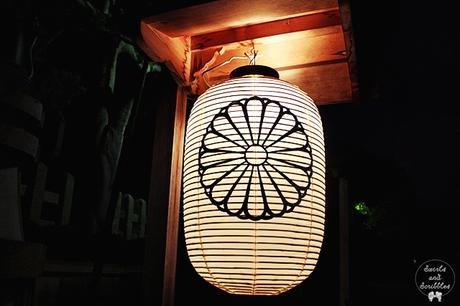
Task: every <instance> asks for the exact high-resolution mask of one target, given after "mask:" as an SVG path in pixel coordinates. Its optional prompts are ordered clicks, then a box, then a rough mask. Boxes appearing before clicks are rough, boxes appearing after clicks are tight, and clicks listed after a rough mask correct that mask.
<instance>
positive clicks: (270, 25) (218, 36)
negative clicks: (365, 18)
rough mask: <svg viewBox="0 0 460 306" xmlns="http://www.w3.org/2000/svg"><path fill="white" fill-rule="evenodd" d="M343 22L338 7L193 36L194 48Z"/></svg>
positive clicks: (192, 44)
mask: <svg viewBox="0 0 460 306" xmlns="http://www.w3.org/2000/svg"><path fill="white" fill-rule="evenodd" d="M340 22H341V20H340V16H339V11H338V10H337V9H334V10H331V11H327V12H321V13H316V14H309V15H305V16H299V17H293V18H287V19H282V20H276V21H270V22H264V23H259V24H254V25H248V26H242V27H237V28H232V29H228V30H223V31H217V32H213V33H208V34H202V35H196V36H193V37H192V42H191V48H192V50H198V49H205V48H208V47H213V46H221V45H224V44H228V43H233V42H239V41H244V40H251V39H255V38H261V37H266V36H273V35H279V34H285V33H292V32H297V31H305V30H310V29H316V28H322V27H327V26H333V25H339V24H340Z"/></svg>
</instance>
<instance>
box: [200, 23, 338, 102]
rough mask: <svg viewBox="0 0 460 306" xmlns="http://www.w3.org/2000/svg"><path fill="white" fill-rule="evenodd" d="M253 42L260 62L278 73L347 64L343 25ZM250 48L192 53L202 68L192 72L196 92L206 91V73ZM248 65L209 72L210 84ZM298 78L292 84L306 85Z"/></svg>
mask: <svg viewBox="0 0 460 306" xmlns="http://www.w3.org/2000/svg"><path fill="white" fill-rule="evenodd" d="M252 42H253V43H254V48H255V49H256V50H258V56H257V63H258V64H260V65H267V66H270V67H273V68H274V69H277V70H286V69H287V68H289V69H296V68H299V67H305V66H307V65H308V66H312V65H323V63H328V62H333V61H343V62H345V61H346V56H345V43H344V40H343V34H342V29H341V26H340V25H335V26H328V27H324V28H318V29H311V30H305V31H299V32H293V33H285V34H282V35H274V36H269V37H262V38H256V39H254V40H252ZM250 48H252V47H251V44H250V42H249V41H244V42H237V43H231V44H227V45H225V46H223V47H221V48H207V49H204V50H197V51H194V52H192V57H193V60H192V63H193V69H197V67H199V66H198V64H201V65H202V69H200V70H199V71H196V72H194V71H193V70H192V72H193V83H192V90H193V91H194V93H196V94H201V93H202V92H203V91H204V90H205V89H207V86H206V84H205V83H204V82H203V80H202V74H203V71H205V70H206V69H208V68H209V67H214V66H217V65H219V64H220V63H223V62H226V61H227V60H229V59H230V58H232V57H236V56H240V57H241V55H242V54H244V52H246V51H249V50H250ZM209 51H213V52H209ZM203 63H205V64H203ZM245 64H247V60H244V59H243V60H240V59H238V60H234V61H232V62H230V63H228V64H226V65H223V66H221V67H218V68H216V69H213V70H212V71H210V72H208V73H207V74H206V78H207V80H208V82H209V83H210V84H211V85H213V84H215V83H216V82H221V81H225V80H226V79H227V78H228V75H229V73H230V72H231V71H232V70H233V69H235V68H236V67H239V66H241V65H245ZM297 77H299V79H297V80H296V79H294V82H293V84H296V85H299V84H298V83H299V82H303V80H304V79H305V77H304V76H302V75H297ZM306 81H308V80H306Z"/></svg>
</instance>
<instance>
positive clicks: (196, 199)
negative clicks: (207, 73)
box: [183, 65, 325, 295]
mask: <svg viewBox="0 0 460 306" xmlns="http://www.w3.org/2000/svg"><path fill="white" fill-rule="evenodd" d="M183 171H184V173H183V175H184V176H183V203H184V206H183V218H184V232H185V240H186V245H187V252H188V256H189V258H190V261H191V263H192V265H193V267H194V268H195V270H196V271H197V272H198V273H199V274H200V275H201V276H202V277H203V278H204V279H205V280H207V281H208V282H209V283H211V284H213V285H214V286H216V287H218V288H221V289H223V290H225V291H227V292H229V293H233V294H247V295H277V294H280V293H282V292H285V291H287V290H289V289H291V288H293V287H294V286H296V285H298V284H299V283H301V282H302V281H303V280H305V279H306V278H307V277H308V276H309V275H310V273H311V272H312V271H313V269H314V268H315V265H316V262H317V260H318V256H319V253H320V249H321V244H322V239H323V231H324V218H325V158H324V140H323V130H322V124H321V118H320V116H319V113H318V109H317V107H316V106H315V104H314V103H313V100H312V99H311V98H310V97H308V96H307V94H305V93H304V92H303V91H301V90H300V89H299V88H298V87H296V86H294V85H291V84H289V83H287V82H284V81H281V80H279V79H278V73H277V72H276V71H275V70H274V69H271V68H268V67H265V66H256V65H253V66H243V67H240V68H237V69H235V70H234V71H233V72H232V74H231V78H230V79H229V80H228V81H226V82H224V83H221V84H219V85H216V86H213V87H211V88H209V89H208V90H207V91H206V92H205V93H204V94H203V95H201V96H200V97H199V98H198V99H197V101H196V102H195V104H194V106H193V108H192V111H191V114H190V117H189V120H188V125H187V131H186V139H185V153H184V170H183Z"/></svg>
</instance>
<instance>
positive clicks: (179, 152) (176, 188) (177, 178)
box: [163, 87, 187, 306]
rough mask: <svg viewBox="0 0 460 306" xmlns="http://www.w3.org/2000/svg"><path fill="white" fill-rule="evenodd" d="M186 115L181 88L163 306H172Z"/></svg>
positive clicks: (175, 123) (170, 197)
mask: <svg viewBox="0 0 460 306" xmlns="http://www.w3.org/2000/svg"><path fill="white" fill-rule="evenodd" d="M186 113H187V94H186V93H185V90H184V88H183V87H179V88H178V89H177V97H176V114H175V120H174V138H173V149H172V160H171V176H170V179H169V205H168V206H169V209H168V225H167V230H166V251H165V268H164V278H163V306H174V292H175V284H176V261H177V239H178V234H179V211H180V203H181V192H182V160H183V154H184V139H185V127H186Z"/></svg>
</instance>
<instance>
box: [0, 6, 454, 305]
mask: <svg viewBox="0 0 460 306" xmlns="http://www.w3.org/2000/svg"><path fill="white" fill-rule="evenodd" d="M67 2H68V3H73V2H72V1H51V0H47V1H33V2H27V1H23V2H20V1H19V2H14V1H5V9H4V10H2V16H4V17H5V18H3V19H2V22H3V23H4V25H2V33H3V34H2V38H3V40H4V43H2V47H1V49H2V58H3V59H4V63H6V62H8V60H9V59H10V58H11V56H10V53H11V52H13V50H11V48H10V46H11V45H9V44H8V42H9V41H10V39H13V38H12V37H11V36H12V35H13V34H11V33H13V32H14V31H10V30H9V29H11V24H12V23H11V18H12V16H16V17H14V18H15V19H14V20H15V22H13V23H14V24H16V23H18V24H27V25H28V26H29V27H32V28H33V27H34V25H33V16H35V15H36V14H37V12H38V15H39V16H41V18H42V20H45V21H46V23H43V22H42V26H43V25H45V28H46V29H47V30H48V31H50V32H52V30H50V29H58V28H60V27H63V28H66V26H68V24H69V23H72V22H75V21H78V20H79V15H78V14H77V12H78V10H72V8H73V6H72V5H70V4H69V5H67ZM202 2H206V1H192V0H189V1H185V0H182V1H179V0H174V1H168V2H167V3H161V4H159V3H157V2H154V1H132V2H129V1H120V2H118V3H119V5H120V7H122V8H123V14H121V13H120V14H119V16H116V17H117V18H115V19H114V21H113V23H114V24H115V28H117V29H118V30H119V31H120V32H122V33H123V35H126V36H127V37H131V38H136V37H137V36H138V35H139V33H138V21H139V20H140V18H142V17H146V16H149V15H154V14H157V13H159V12H162V11H167V10H170V9H175V8H179V7H183V6H188V5H192V4H197V3H202ZM97 3H98V1H94V4H95V5H97ZM56 12H58V13H59V12H62V14H61V15H60V16H61V17H59V18H58V17H56V16H58V15H59V14H56ZM351 14H352V22H353V31H354V37H355V40H354V44H355V45H354V46H355V51H356V59H357V67H358V85H359V92H360V98H359V101H356V103H349V104H341V105H327V106H320V107H319V110H320V113H321V116H322V120H323V125H324V132H325V140H326V152H327V165H328V169H329V170H328V182H327V187H328V194H327V199H328V200H327V222H326V232H325V241H324V246H323V249H322V253H321V256H320V259H319V262H318V265H317V268H316V269H315V271H314V272H313V274H312V275H311V277H310V278H309V279H307V280H306V281H305V282H304V283H302V284H301V285H299V286H298V287H296V288H294V289H292V290H291V291H289V292H287V293H285V294H283V295H281V296H279V297H269V298H262V297H238V296H231V295H228V294H226V293H224V292H221V291H219V290H218V289H215V288H214V287H212V286H211V285H208V284H207V283H206V282H205V281H204V280H202V279H201V278H200V277H199V276H198V275H197V274H196V273H195V272H194V270H193V268H192V267H191V265H190V262H189V261H188V259H187V256H186V251H185V246H184V241H183V238H182V235H181V234H182V233H180V241H179V242H180V244H179V246H180V248H179V255H178V271H177V276H176V281H177V294H176V305H186V304H190V303H192V304H197V303H199V304H201V305H235V304H239V305H284V304H285V305H334V304H337V301H338V297H339V293H338V280H339V271H338V268H339V267H338V211H337V204H338V202H337V193H336V190H337V181H336V179H334V174H338V175H339V176H340V177H342V178H345V179H347V181H348V184H349V188H350V189H349V191H350V194H349V205H350V207H349V213H350V250H349V251H350V290H351V297H350V301H349V305H369V304H371V305H388V304H390V303H391V304H393V305H424V304H427V305H428V304H430V303H429V302H428V299H427V298H426V297H424V296H422V295H421V294H420V293H419V292H418V291H417V289H416V287H415V284H414V275H415V271H416V269H417V268H418V266H419V265H420V264H421V263H422V262H424V261H425V260H428V259H431V258H438V259H442V260H444V261H446V262H448V263H449V264H450V265H451V266H452V267H453V269H454V270H455V272H457V274H458V272H459V271H460V270H459V267H460V247H459V240H458V238H457V237H456V235H455V234H456V233H458V232H459V230H460V229H459V222H458V218H459V209H458V205H459V200H458V192H459V187H458V186H459V183H460V179H459V177H458V173H459V170H460V161H459V156H460V146H459V144H458V142H459V141H460V133H459V132H460V126H459V122H460V120H459V119H460V113H459V108H458V105H457V104H458V103H459V102H460V101H459V98H458V96H459V95H458V88H459V87H458V80H459V78H458V75H459V72H460V71H459V70H460V69H459V66H460V64H459V61H458V56H459V54H460V50H459V46H460V44H459V39H460V38H459V37H460V36H459V35H458V33H457V30H458V24H457V22H458V21H457V19H458V16H456V12H455V9H454V8H453V7H449V4H442V5H441V4H438V3H434V2H426V1H425V2H423V1H356V0H355V1H351ZM7 17H9V18H7ZM32 31H33V30H32ZM84 38H85V39H83V38H81V37H80V38H78V39H82V40H83V41H84V44H83V45H82V44H81V43H80V41H78V40H77V39H75V40H60V41H59V42H58V44H57V45H56V46H55V47H53V48H50V49H49V51H46V53H45V54H44V55H43V57H42V59H43V60H42V61H41V62H39V63H37V64H36V68H35V69H37V72H36V77H35V79H34V80H33V83H32V85H31V86H30V87H31V88H32V89H31V92H33V93H35V94H36V95H37V96H38V97H41V99H42V100H43V99H45V100H46V98H45V97H46V95H45V94H44V93H43V90H40V89H39V88H38V89H37V85H36V84H39V83H40V80H41V79H40V76H41V75H45V73H46V72H47V71H48V69H51V68H50V67H53V68H54V67H59V68H62V67H64V68H62V69H65V70H66V71H72V72H75V73H79V75H80V77H81V78H82V80H83V83H84V82H86V83H85V84H86V85H88V84H90V83H91V82H92V80H91V78H92V76H93V75H94V73H95V71H94V70H93V69H94V66H95V63H96V62H97V61H98V57H97V56H95V54H96V55H97V49H98V46H99V43H100V42H99V41H98V40H97V39H94V40H91V39H88V37H84ZM27 39H28V41H29V43H30V41H31V39H30V37H29V38H26V41H27ZM90 59H92V60H93V61H94V62H92V61H91V60H90ZM24 69H26V70H28V69H30V63H27V62H26V63H24ZM3 71H4V72H5V71H8V70H5V69H4V70H3ZM40 73H43V74H40ZM4 74H5V73H4ZM4 78H6V77H5V76H4ZM43 78H44V77H43ZM3 89H4V88H2V90H3ZM173 99H175V85H174V83H173V81H172V79H171V77H170V76H169V74H168V73H167V69H166V68H165V67H162V71H161V72H156V73H150V74H149V75H148V77H147V79H146V83H145V86H144V92H143V96H142V99H141V102H140V104H139V112H138V115H137V116H136V118H135V119H131V121H130V126H132V128H131V129H130V130H129V131H130V133H129V134H127V135H128V136H127V140H126V142H125V144H124V146H123V149H122V152H121V157H120V164H119V168H118V172H117V176H116V183H115V185H116V186H117V188H118V190H123V191H126V192H130V193H132V194H133V195H135V196H136V197H141V198H145V199H148V193H149V186H150V184H155V181H154V180H158V181H159V180H166V179H168V178H166V177H165V178H163V177H156V176H152V179H151V173H150V165H151V155H152V148H153V147H154V146H155V143H154V142H153V139H154V135H155V128H154V127H155V122H154V119H155V112H156V109H157V108H158V104H159V103H166V102H168V101H171V100H173ZM74 101H78V97H77V98H75V99H74ZM43 103H46V101H43ZM76 103H78V102H76ZM74 105H75V104H74ZM78 106H79V107H80V108H79V109H80V110H81V111H82V113H78V114H77V113H73V118H74V120H77V121H78V120H79V119H81V120H83V121H84V120H85V115H84V114H85V112H86V111H87V112H91V109H92V106H91V105H87V106H85V105H78ZM79 116H80V117H79ZM78 132H79V130H78V129H77V130H76V132H75V133H76V134H75V135H78ZM88 133H90V132H88ZM69 137H70V136H69ZM42 139H43V141H44V143H46V139H47V138H46V133H45V134H44V135H43V136H42ZM78 140H79V142H78V146H70V145H69V146H67V147H65V148H64V152H63V155H62V158H60V159H56V160H52V159H51V158H49V159H48V162H49V163H50V164H54V165H56V167H61V168H66V169H76V170H75V171H77V172H78V169H79V167H80V165H82V164H83V163H84V161H82V160H81V159H82V156H85V155H84V154H85V152H86V151H85V146H86V143H87V142H86V141H85V138H84V137H83V138H82V139H78ZM78 148H80V150H79V149H78ZM44 149H45V150H44V152H45V153H43V154H42V157H43V158H46V157H47V155H46V147H45V148H44ZM81 176H82V177H83V178H84V177H85V176H87V177H89V176H90V174H88V173H86V174H85V173H83V174H81ZM358 202H365V203H366V205H368V207H370V209H371V210H372V211H373V217H372V219H370V217H369V216H363V215H360V214H359V213H358V212H357V211H356V210H355V209H354V205H355V204H356V203H358ZM82 215H84V213H82ZM73 222H74V224H76V226H75V227H72V228H71V229H68V228H67V229H65V230H63V232H62V234H60V235H58V236H59V237H58V238H56V237H55V236H52V237H51V238H50V236H49V233H48V232H46V231H44V232H43V233H42V234H40V235H42V236H40V235H39V234H36V235H31V236H30V237H32V238H33V239H35V240H38V241H41V242H44V243H47V244H49V250H51V254H57V255H56V256H57V257H59V256H61V255H62V256H63V257H66V256H68V254H65V253H66V252H65V251H66V250H64V249H65V247H64V246H63V244H60V243H58V242H59V241H60V240H59V239H63V240H65V241H67V244H64V245H65V246H69V245H72V244H74V245H78V249H79V250H80V253H79V255H78V256H80V257H81V258H87V257H90V258H93V257H94V256H96V257H104V256H106V257H107V258H109V259H110V260H112V255H107V253H105V252H102V251H100V249H98V248H97V247H96V246H94V243H95V242H94V241H97V240H94V239H95V238H94V237H95V236H94V235H92V234H88V233H87V231H85V230H81V228H85V222H83V221H82V222H79V220H74V221H73ZM80 223H81V224H80ZM26 234H27V233H26ZM69 235H70V236H69ZM69 237H71V238H69ZM26 238H27V236H26ZM69 241H70V242H69ZM78 243H80V244H78ZM123 248H124V249H123V250H124V251H123V252H125V253H135V254H134V255H133V257H132V258H131V257H129V260H131V261H133V262H136V263H138V264H142V260H145V258H143V247H142V241H139V243H138V244H137V245H129V246H128V247H127V246H124V247H123ZM126 248H128V249H126ZM82 249H83V250H82ZM53 252H54V253H53ZM113 252H114V253H115V252H118V253H120V250H118V249H114V250H113ZM123 252H121V253H122V254H124V253H123ZM95 253H96V255H94V254H95ZM78 256H76V257H77V259H78ZM74 257H75V256H74ZM115 257H116V256H115ZM124 258H125V257H124ZM110 288H111V289H110V290H112V291H113V292H112V291H111V293H109V294H108V296H110V295H112V296H118V295H117V294H119V293H116V292H115V289H114V288H119V289H121V290H122V291H124V292H125V293H126V294H125V295H122V296H123V298H122V299H118V300H116V301H115V300H114V299H113V298H110V297H107V298H106V299H103V298H101V297H100V296H99V295H98V296H99V299H96V298H95V296H94V295H91V294H88V295H83V297H81V296H80V297H78V295H79V294H78V291H67V292H64V293H62V290H61V293H60V295H59V296H60V297H59V299H60V300H59V299H58V301H60V302H57V304H56V305H74V304H78V303H82V302H87V301H88V300H85V298H87V299H89V300H93V301H95V300H97V302H94V303H95V304H98V305H99V304H100V305H106V303H107V304H108V302H107V301H111V303H112V305H113V304H114V303H115V304H116V303H119V304H120V305H122V304H125V303H134V302H136V301H138V298H136V297H133V296H134V295H139V294H140V293H139V290H140V289H139V288H140V278H133V281H132V282H131V283H129V282H124V283H123V282H122V284H121V285H119V287H115V286H114V287H110ZM189 292H192V293H191V294H190V293H189ZM96 295H97V294H96ZM130 295H133V296H130ZM62 301H65V302H62ZM459 301H460V295H459V293H458V287H455V288H454V290H453V291H452V292H451V293H450V294H449V295H448V296H446V297H444V299H443V302H442V304H443V305H458V303H459ZM433 303H436V302H433ZM44 305H46V304H44ZM50 305H51V304H50ZM53 305H54V304H53ZM116 305H118V304H116Z"/></svg>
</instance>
